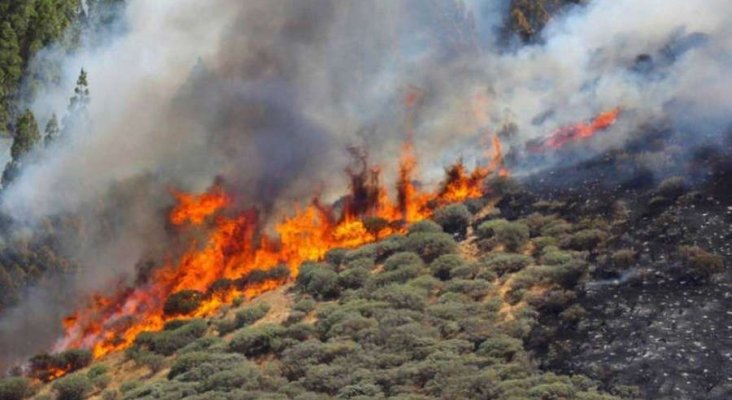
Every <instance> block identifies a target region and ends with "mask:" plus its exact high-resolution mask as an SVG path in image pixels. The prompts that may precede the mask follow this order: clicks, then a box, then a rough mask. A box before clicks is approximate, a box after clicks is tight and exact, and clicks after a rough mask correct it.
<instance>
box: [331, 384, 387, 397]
mask: <svg viewBox="0 0 732 400" xmlns="http://www.w3.org/2000/svg"><path fill="white" fill-rule="evenodd" d="M383 396H384V393H383V392H382V390H381V387H380V386H379V385H376V384H374V383H368V382H360V383H357V384H354V385H348V386H345V387H343V388H341V389H340V390H339V391H338V394H337V397H338V398H339V399H376V398H383Z"/></svg>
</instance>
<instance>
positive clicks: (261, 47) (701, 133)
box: [0, 0, 732, 359]
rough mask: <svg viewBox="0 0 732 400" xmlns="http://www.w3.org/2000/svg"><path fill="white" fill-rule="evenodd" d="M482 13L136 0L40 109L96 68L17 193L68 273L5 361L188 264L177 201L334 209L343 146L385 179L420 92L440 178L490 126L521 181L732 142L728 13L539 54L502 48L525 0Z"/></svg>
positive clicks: (583, 19)
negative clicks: (597, 162) (570, 137)
mask: <svg viewBox="0 0 732 400" xmlns="http://www.w3.org/2000/svg"><path fill="white" fill-rule="evenodd" d="M488 3H494V2H480V1H471V2H467V5H464V4H463V3H462V2H454V3H453V2H437V1H418V0H401V1H389V2H387V1H373V2H363V1H355V0H354V1H335V0H313V1H307V2H304V1H296V0H288V1H277V2H271V1H265V0H261V1H247V2H241V1H235V0H222V1H219V2H217V3H216V5H215V6H212V5H211V4H210V3H208V2H201V1H195V0H183V1H156V2H149V1H142V0H132V1H129V2H128V4H127V6H126V8H124V9H121V10H117V12H120V13H121V14H120V15H119V18H121V19H123V21H124V24H123V26H124V29H108V30H102V31H95V32H94V34H93V35H89V37H88V38H87V39H86V42H85V43H86V45H85V46H82V48H81V49H79V50H78V51H76V52H74V53H72V54H65V53H64V52H62V51H60V50H58V49H55V48H53V47H51V48H48V49H45V50H44V51H43V52H42V53H41V55H40V56H39V57H44V58H46V59H53V60H56V61H57V62H58V63H59V65H61V70H62V79H61V81H60V83H59V84H58V85H51V86H49V87H47V88H43V89H42V90H37V91H36V92H35V93H36V94H35V96H34V97H33V100H32V101H31V102H30V103H29V104H30V105H31V106H32V108H33V110H34V112H35V113H36V114H37V115H39V116H40V117H41V120H45V119H47V118H48V117H49V116H50V115H51V113H52V112H59V110H62V109H63V108H64V107H65V105H66V101H67V97H68V93H69V92H71V88H72V87H73V83H74V81H75V79H76V76H77V74H78V71H79V69H80V68H81V67H84V68H85V69H87V70H88V71H89V76H90V86H91V90H92V101H91V103H90V105H89V110H88V111H89V121H90V123H89V125H88V126H87V128H85V129H77V130H72V131H71V132H69V133H68V135H67V136H66V137H64V138H63V139H62V140H61V141H60V142H59V143H57V144H56V145H54V146H53V147H51V148H48V149H44V150H39V153H40V154H39V155H38V156H37V159H38V161H37V162H35V163H33V164H30V165H27V166H25V168H24V169H23V171H22V174H21V175H20V177H19V178H18V179H17V180H16V182H15V183H14V184H13V185H12V186H10V187H9V188H7V190H5V192H4V194H3V210H4V212H5V213H6V214H7V215H9V216H12V218H10V219H9V220H8V221H7V225H8V227H9V228H8V232H12V235H13V236H14V237H28V236H29V235H33V234H34V232H37V231H38V230H39V229H42V228H43V226H44V224H45V225H47V224H50V225H52V226H53V227H54V229H55V230H54V236H55V237H60V238H61V239H58V243H55V248H57V249H59V250H58V251H59V252H60V253H61V254H63V257H64V259H65V260H68V261H65V262H67V263H68V264H69V268H67V269H66V270H65V271H63V272H62V273H61V275H62V276H63V279H57V278H55V277H54V278H49V280H48V281H45V282H43V281H42V282H41V283H40V284H38V286H37V287H36V288H32V289H29V290H28V291H27V293H26V295H25V296H23V297H22V298H21V299H19V301H18V302H17V304H18V305H17V306H15V307H14V308H10V309H6V310H4V311H3V316H2V319H1V320H0V353H1V354H3V359H4V358H6V356H5V355H7V358H8V359H14V358H16V357H25V356H27V355H28V354H31V353H33V352H36V351H38V350H42V349H47V348H48V347H49V346H50V345H51V344H52V343H53V340H54V338H55V337H57V335H58V333H59V332H60V326H59V320H60V316H61V315H64V314H65V313H68V312H69V311H70V310H73V308H74V307H75V306H76V305H78V303H79V302H83V301H85V300H86V299H87V298H88V296H89V295H90V294H91V293H94V292H96V291H100V290H108V289H109V288H110V287H119V286H122V287H124V286H129V285H134V284H135V283H136V282H138V280H139V278H140V273H139V271H141V270H143V271H144V270H145V269H146V268H149V264H150V263H151V262H152V263H153V264H154V263H155V261H158V260H160V259H161V258H162V257H164V256H170V255H172V256H174V255H175V249H176V245H177V243H176V238H175V235H174V234H173V233H174V232H171V230H170V227H168V226H166V222H165V219H166V215H165V214H166V211H167V209H168V207H169V206H170V205H171V204H172V201H173V200H172V198H171V196H170V195H169V193H168V188H169V187H177V188H181V189H184V190H191V191H200V190H204V189H206V188H207V187H209V186H210V185H211V184H212V182H214V181H216V180H219V181H222V182H225V183H226V186H227V188H230V189H231V190H232V191H233V192H234V193H233V194H234V198H235V199H236V201H237V203H238V206H240V207H245V206H252V205H254V206H256V207H258V208H259V209H260V210H261V211H262V212H263V213H264V214H263V215H264V217H265V218H267V217H271V216H277V215H279V214H280V213H281V212H282V210H283V209H285V208H286V207H289V206H291V205H292V204H293V202H298V201H299V202H302V201H307V200H309V199H310V198H311V196H313V195H314V194H320V195H322V196H323V197H324V198H326V199H328V200H335V198H336V194H337V193H339V191H340V189H341V188H342V187H343V186H344V185H345V184H346V181H345V179H344V178H345V176H344V174H342V173H341V172H342V171H343V169H344V168H345V166H346V165H347V164H348V162H349V161H350V160H349V158H348V153H347V152H345V151H343V149H344V148H345V147H346V146H349V145H356V146H361V147H363V148H366V149H368V150H369V154H370V155H371V157H372V159H373V160H372V161H373V162H374V163H376V164H379V165H382V166H383V167H384V168H385V169H386V170H387V172H388V169H389V167H391V166H394V165H396V163H397V158H398V155H397V152H398V149H399V146H400V144H401V142H402V141H403V140H404V137H405V136H404V135H405V131H406V130H407V125H408V120H409V119H410V118H408V116H407V114H408V112H407V110H406V109H407V106H406V105H405V104H404V99H405V97H407V96H409V95H410V93H415V92H416V93H418V94H419V98H420V101H419V103H418V105H417V107H416V108H415V109H414V110H413V111H412V112H413V113H414V115H413V118H412V119H413V121H410V122H409V124H411V125H412V128H413V129H414V131H415V132H416V137H415V146H416V151H417V154H419V155H420V169H421V172H422V174H423V179H424V180H425V182H426V183H434V180H435V179H436V177H437V176H438V173H441V172H442V168H443V167H444V166H445V165H447V163H448V162H450V161H454V159H455V158H457V157H459V156H464V157H465V159H466V160H468V161H469V162H474V161H475V160H479V159H480V157H481V155H482V154H480V152H479V151H476V150H475V148H476V146H477V145H480V144H481V143H482V142H481V140H482V139H481V138H482V137H484V136H485V135H486V133H487V132H492V133H497V134H499V135H500V136H501V138H502V140H504V142H505V143H506V145H507V147H508V148H509V149H510V150H509V151H510V154H511V159H512V164H513V165H512V170H513V172H514V173H515V174H517V175H519V176H520V175H521V174H522V173H523V174H527V173H529V172H535V171H537V170H541V169H543V168H548V167H554V166H557V165H560V166H572V165H576V163H577V162H580V161H586V160H587V159H589V158H591V157H592V156H594V155H597V154H604V153H605V152H607V151H608V150H610V149H623V148H624V146H625V145H626V144H627V143H629V142H633V143H637V144H638V146H642V147H643V146H650V145H658V143H657V141H656V140H655V139H654V138H655V137H653V136H646V135H649V132H652V131H654V129H656V130H657V128H658V127H663V129H664V130H666V131H668V132H671V133H672V134H670V135H669V136H668V137H669V138H672V140H671V139H669V140H663V141H662V144H660V145H658V146H659V147H657V151H656V154H657V156H656V157H647V159H643V160H639V162H640V163H641V164H642V165H643V166H644V169H643V170H644V171H649V173H650V174H651V179H656V178H655V175H656V174H658V175H663V174H664V172H663V171H664V168H666V166H667V164H668V160H667V159H666V155H668V154H673V155H674V156H675V157H677V158H675V159H674V160H689V159H690V158H691V156H692V154H693V152H691V151H690V150H694V149H698V148H699V146H702V145H704V144H705V143H714V142H715V141H716V140H718V139H719V138H720V137H722V136H721V135H723V134H724V133H725V131H726V129H727V127H728V125H729V122H730V121H729V117H728V115H726V113H725V111H726V110H728V109H729V106H730V105H732V95H731V94H729V93H727V92H726V91H725V90H724V88H725V87H727V86H729V85H728V84H727V83H728V82H729V79H730V78H729V74H728V73H727V72H728V71H729V70H730V66H731V65H730V60H729V59H728V57H727V56H726V54H729V50H730V46H732V35H730V32H729V29H730V28H729V26H728V24H726V23H725V21H728V20H729V18H730V17H732V15H730V14H732V10H730V8H729V7H728V5H727V4H726V2H725V1H723V0H710V1H707V2H704V3H703V4H700V2H688V1H681V0H678V1H677V0H674V1H661V0H650V1H645V2H642V3H638V2H633V1H629V0H619V1H609V0H598V1H593V2H590V3H589V4H588V5H585V6H575V7H569V8H564V9H562V10H561V11H560V12H559V13H558V14H557V15H556V18H555V19H553V20H551V21H550V22H549V23H548V25H547V26H546V27H545V29H544V31H542V33H536V34H535V36H534V38H533V39H532V41H530V42H529V43H523V42H521V41H520V40H519V39H516V38H515V37H512V36H510V37H506V35H505V28H504V27H505V26H507V21H509V22H510V17H509V16H508V15H511V14H510V13H509V12H510V11H511V6H512V3H513V2H508V1H502V2H499V3H501V4H499V5H495V4H488ZM629 10H630V11H629ZM661 10H662V11H663V12H660V11H661ZM202 16H205V17H202ZM508 25H510V23H509V24H508ZM615 107H620V108H621V109H622V114H621V117H620V119H619V120H618V122H617V123H616V124H615V125H614V126H613V127H611V128H610V129H608V130H606V131H603V132H600V133H598V134H597V135H596V136H595V137H593V138H592V139H591V140H587V141H583V142H582V143H580V144H579V145H578V147H576V148H571V149H568V150H566V151H563V152H558V153H549V154H542V155H540V156H530V155H527V154H526V151H525V145H526V142H527V141H529V140H532V139H541V138H544V137H546V136H548V135H550V134H551V133H552V132H554V131H555V130H556V129H558V128H560V127H563V126H567V125H570V124H574V123H577V122H579V121H585V120H588V119H590V118H592V117H593V116H595V115H597V114H598V113H600V112H602V111H605V110H608V109H612V108H615ZM651 128H654V129H651ZM646 137H648V139H647V140H646V139H645V138H646ZM603 171H607V169H603ZM387 177H389V174H388V173H387ZM60 221H64V222H65V223H61V222H60ZM9 235H10V234H9ZM7 240H8V241H9V242H10V241H11V238H10V237H9V238H8V239H7ZM69 270H70V271H69ZM143 275H144V274H143ZM39 293H43V294H42V295H40V294H39ZM30 316H32V317H30Z"/></svg>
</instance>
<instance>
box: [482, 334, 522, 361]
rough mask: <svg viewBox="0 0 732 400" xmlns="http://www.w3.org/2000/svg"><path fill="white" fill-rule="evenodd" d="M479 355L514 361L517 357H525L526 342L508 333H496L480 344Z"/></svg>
mask: <svg viewBox="0 0 732 400" xmlns="http://www.w3.org/2000/svg"><path fill="white" fill-rule="evenodd" d="M475 353H476V354H477V355H479V356H483V357H489V358H492V359H497V360H501V362H512V361H514V359H515V358H516V357H525V356H526V355H525V352H524V343H523V342H522V341H521V340H518V339H516V338H512V337H510V336H507V335H495V336H493V337H491V338H489V339H487V340H486V341H485V342H483V343H481V344H480V346H478V350H476V351H475Z"/></svg>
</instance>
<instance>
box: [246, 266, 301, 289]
mask: <svg viewBox="0 0 732 400" xmlns="http://www.w3.org/2000/svg"><path fill="white" fill-rule="evenodd" d="M289 277H290V267H289V266H288V265H287V264H277V265H275V266H273V267H270V268H265V269H259V268H258V269H254V270H252V271H251V272H249V274H247V276H246V277H244V278H243V279H240V280H238V283H239V285H242V286H246V285H251V284H257V283H262V282H267V281H272V280H276V281H280V282H285V281H286V280H287V279H288V278H289Z"/></svg>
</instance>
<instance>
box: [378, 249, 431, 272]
mask: <svg viewBox="0 0 732 400" xmlns="http://www.w3.org/2000/svg"><path fill="white" fill-rule="evenodd" d="M422 264H423V263H422V259H421V258H420V257H419V255H418V254H416V253H412V252H409V251H402V252H399V253H395V254H392V255H391V256H389V258H387V259H386V261H384V270H385V271H395V270H397V269H399V268H401V267H402V266H413V265H416V266H418V267H421V266H422Z"/></svg>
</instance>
